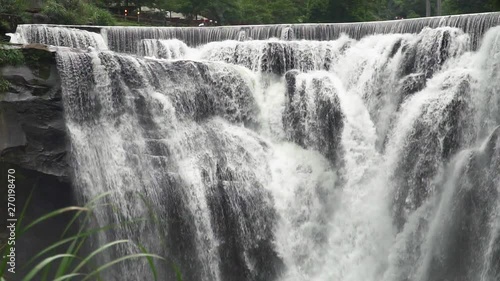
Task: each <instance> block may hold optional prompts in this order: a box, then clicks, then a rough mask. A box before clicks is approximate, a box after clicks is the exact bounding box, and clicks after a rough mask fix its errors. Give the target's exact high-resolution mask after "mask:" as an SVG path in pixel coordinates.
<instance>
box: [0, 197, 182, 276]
mask: <svg viewBox="0 0 500 281" xmlns="http://www.w3.org/2000/svg"><path fill="white" fill-rule="evenodd" d="M108 194H109V193H107V194H103V195H101V196H98V197H96V198H94V199H93V200H92V201H90V202H89V203H88V204H86V205H85V206H84V207H66V208H63V209H59V210H56V211H53V212H50V213H48V214H46V215H44V216H42V217H40V218H38V219H36V220H34V221H33V222H31V223H29V224H27V225H25V226H24V225H23V219H24V217H25V214H26V206H27V205H28V204H29V201H30V199H31V195H30V196H29V198H28V200H27V203H26V205H25V207H24V209H23V210H22V212H21V215H20V217H19V219H18V221H17V226H16V238H17V239H19V237H21V236H22V235H23V234H24V233H26V232H27V231H30V230H31V229H32V228H33V227H34V226H37V225H39V224H42V223H44V222H46V221H47V220H48V219H50V218H53V217H56V216H59V215H63V214H66V213H68V212H74V213H75V214H74V215H73V217H72V218H71V220H70V221H69V223H68V224H67V226H66V227H65V230H64V231H63V233H62V235H61V237H60V240H59V241H57V242H56V243H54V244H52V245H50V246H49V247H47V248H45V249H44V250H42V251H40V252H39V253H37V254H36V255H35V256H34V257H33V258H31V260H29V261H28V262H27V264H26V265H24V266H25V267H26V268H31V269H30V270H29V271H28V273H27V274H26V275H25V276H23V277H22V281H30V280H33V278H34V277H37V278H39V277H42V278H41V280H43V281H49V280H52V281H62V280H71V279H74V278H75V277H78V280H81V281H86V280H101V278H100V274H101V273H102V272H103V271H104V270H106V269H108V268H111V267H113V266H114V265H116V264H118V263H120V262H123V261H127V260H133V259H146V260H147V263H148V265H149V268H150V269H151V273H152V275H153V277H154V280H157V277H158V276H157V271H156V267H155V263H154V260H159V261H166V259H164V258H163V257H160V256H158V255H155V254H151V253H148V252H147V250H146V249H145V248H144V247H143V246H142V245H139V244H136V243H134V242H133V241H131V240H116V241H112V242H109V243H107V244H105V245H102V246H100V247H99V248H98V249H96V250H94V251H93V252H91V253H89V254H86V255H83V256H81V253H83V252H84V251H82V248H83V246H84V245H85V243H86V242H87V240H88V239H89V238H90V237H91V236H92V235H94V234H97V233H99V232H102V231H106V230H109V229H112V228H115V227H122V226H124V225H126V224H130V223H135V222H137V221H144V220H142V219H139V220H136V221H129V222H122V223H120V224H117V225H107V226H104V227H99V228H93V229H92V228H91V229H87V223H88V222H89V220H90V219H91V218H92V214H93V210H94V209H95V208H97V207H100V206H103V204H100V205H99V204H97V202H98V201H99V200H100V199H102V198H104V197H105V196H107V195H108ZM104 205H106V204H104ZM77 222H78V223H79V224H80V226H79V227H78V231H76V234H72V235H70V236H69V237H68V235H69V233H70V232H71V231H70V230H71V229H72V228H74V227H75V225H76V223H77ZM127 243H131V244H133V245H135V246H136V248H137V249H138V252H137V253H133V254H128V255H124V256H122V257H118V258H116V259H114V260H111V261H110V262H108V263H106V264H104V265H99V266H95V265H94V264H93V261H94V260H95V259H94V258H95V257H96V256H97V255H98V254H101V253H105V252H106V251H109V250H111V249H112V248H113V247H115V246H118V245H120V244H127ZM7 248H8V247H6V245H0V251H1V252H2V253H3V254H2V256H5V255H6V253H7ZM56 250H57V252H55V251H56ZM40 259H41V261H39V262H38V263H36V262H37V261H38V260H40ZM51 269H52V270H51ZM53 269H55V270H53ZM6 270H7V259H2V260H1V262H0V281H6V279H5V274H6ZM178 280H180V275H178Z"/></svg>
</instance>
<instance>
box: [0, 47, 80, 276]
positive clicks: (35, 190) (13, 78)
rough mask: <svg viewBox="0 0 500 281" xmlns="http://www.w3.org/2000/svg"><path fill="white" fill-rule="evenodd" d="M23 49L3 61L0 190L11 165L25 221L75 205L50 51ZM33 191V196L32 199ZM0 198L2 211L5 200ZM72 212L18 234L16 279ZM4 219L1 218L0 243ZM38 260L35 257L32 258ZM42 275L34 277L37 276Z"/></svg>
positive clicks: (54, 237) (1, 191)
mask: <svg viewBox="0 0 500 281" xmlns="http://www.w3.org/2000/svg"><path fill="white" fill-rule="evenodd" d="M15 48H18V49H21V51H22V52H23V56H24V58H25V63H24V64H23V65H21V66H9V65H7V66H5V65H4V66H3V67H1V68H0V73H1V75H2V76H1V78H0V79H5V80H7V81H8V82H9V88H8V89H7V91H6V92H1V93H0V178H1V180H2V181H1V182H2V184H0V194H6V193H7V190H6V189H7V185H5V184H3V183H5V182H7V179H6V177H7V171H8V170H9V169H13V170H15V173H14V176H15V182H14V184H15V192H16V201H15V207H16V215H17V218H19V216H20V215H21V211H22V210H23V209H24V208H25V209H26V211H25V213H24V217H23V221H24V223H23V225H24V226H26V224H27V223H30V222H32V221H34V220H35V219H37V218H39V217H40V216H42V215H44V214H47V213H49V212H52V211H54V210H56V209H60V208H63V207H67V206H70V205H74V201H73V191H72V188H71V181H70V169H69V164H68V163H69V162H68V159H67V140H66V131H65V123H64V118H63V107H62V101H61V85H60V79H59V73H58V72H57V69H56V66H55V57H54V53H52V52H50V51H48V49H47V48H46V47H45V46H33V48H29V49H28V48H23V47H15ZM30 194H31V199H28V198H30ZM4 200H6V197H5V196H2V198H1V199H0V203H1V204H0V214H1V216H2V217H3V216H4V215H6V214H7V210H4V209H5V207H6V206H7V204H6V203H5V202H4ZM72 216H73V214H65V215H60V216H57V217H54V218H51V219H49V220H47V221H45V222H43V223H41V224H39V225H38V226H36V227H34V228H33V229H31V230H29V231H27V232H26V233H24V234H23V235H20V236H19V237H17V241H16V255H17V264H18V267H17V268H16V274H12V275H8V276H6V279H8V280H20V279H21V278H22V277H23V276H24V275H25V274H26V273H27V272H26V271H27V270H28V271H29V270H31V268H32V267H29V266H28V267H25V268H24V269H23V268H22V266H21V265H26V264H27V262H28V261H29V260H30V259H31V258H32V257H33V256H34V255H35V254H37V253H38V252H40V251H41V250H43V249H44V248H46V247H47V246H49V245H51V244H53V243H55V242H56V241H57V239H58V238H59V237H60V236H61V234H62V233H63V231H64V230H65V228H66V226H67V223H68V222H69V220H70V219H71V217H72ZM5 222H6V218H1V220H0V229H1V231H0V244H3V242H4V241H3V239H4V238H5V234H6V233H5V231H4V230H5V229H6V226H5V225H4V223H5ZM35 262H39V261H35ZM38 278H41V276H40V277H36V278H35V280H38Z"/></svg>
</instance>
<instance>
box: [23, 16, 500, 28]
mask: <svg viewBox="0 0 500 281" xmlns="http://www.w3.org/2000/svg"><path fill="white" fill-rule="evenodd" d="M487 15H492V16H495V15H496V16H498V17H499V18H500V12H487V13H472V14H459V15H446V16H433V17H420V18H410V19H400V20H382V21H361V22H338V23H276V24H249V25H221V26H203V27H199V26H185V27H180V26H121V25H114V26H104V25H62V24H36V25H38V26H49V27H67V28H89V29H113V28H127V29H142V28H179V29H198V28H203V29H218V28H244V27H266V26H321V25H323V26H331V25H359V24H386V23H401V22H412V21H422V20H435V19H448V18H461V17H476V16H487ZM32 25H35V24H19V25H18V26H32Z"/></svg>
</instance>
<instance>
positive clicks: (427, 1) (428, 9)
mask: <svg viewBox="0 0 500 281" xmlns="http://www.w3.org/2000/svg"><path fill="white" fill-rule="evenodd" d="M425 16H426V17H430V16H431V0H425Z"/></svg>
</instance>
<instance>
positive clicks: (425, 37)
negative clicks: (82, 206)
mask: <svg viewBox="0 0 500 281" xmlns="http://www.w3.org/2000/svg"><path fill="white" fill-rule="evenodd" d="M282 35H283V36H284V37H286V39H290V36H291V37H293V36H297V32H295V33H292V32H291V31H290V30H288V31H285V33H284V34H282ZM141 44H144V46H146V47H145V48H144V52H143V53H140V54H142V55H147V56H155V57H157V58H154V59H142V58H136V57H132V56H127V55H117V54H114V53H112V52H91V53H88V54H87V53H71V52H60V53H59V54H58V61H59V65H60V67H59V70H60V72H61V75H62V78H63V83H64V84H63V89H64V95H63V99H64V104H65V110H66V116H67V119H68V131H69V134H70V137H71V143H72V147H73V151H72V152H73V157H74V161H75V163H76V165H75V168H76V171H75V174H76V179H75V181H76V183H77V186H78V190H77V191H78V193H79V195H80V197H81V200H84V201H85V200H89V199H90V198H92V197H94V196H96V195H98V194H100V193H102V192H104V191H113V193H112V194H113V195H112V198H111V200H110V201H111V202H115V203H116V204H117V205H118V210H119V211H117V212H116V211H110V210H101V211H100V212H99V213H98V215H97V219H98V223H99V224H101V225H103V224H106V223H109V222H110V221H111V222H113V221H123V220H124V219H132V218H134V217H143V216H145V215H147V214H148V212H149V210H148V208H147V206H146V205H147V204H144V203H143V202H142V201H141V200H138V199H137V198H135V197H136V196H135V195H134V194H136V193H138V194H142V195H144V196H145V197H146V198H147V199H148V200H151V202H150V203H151V205H152V206H153V212H154V213H155V214H156V215H157V216H158V217H159V218H161V222H160V223H156V224H141V225H140V226H139V229H133V228H132V227H131V228H130V229H129V228H127V229H120V230H117V231H116V232H114V233H112V234H109V236H106V235H104V236H102V237H100V239H101V241H100V243H104V241H107V240H110V239H113V237H115V236H119V237H123V236H125V237H128V238H131V239H138V240H140V241H141V243H143V244H144V245H145V246H147V247H148V248H150V249H155V250H156V251H157V252H158V253H160V254H164V255H172V258H173V260H174V262H176V263H178V265H179V266H180V268H181V270H183V272H184V273H185V274H186V275H187V278H188V280H207V281H208V280H217V281H219V280H224V281H226V280H231V281H232V280H266V281H270V280H281V281H299V280H312V281H330V280H339V281H359V280H367V281H368V280H373V281H378V280H387V281H396V280H411V281H424V280H425V281H427V280H428V281H431V280H432V281H434V280H436V281H437V280H464V281H465V280H467V281H468V280H470V281H475V280H481V281H496V280H498V278H497V277H498V276H499V274H500V268H499V266H498V263H496V261H497V259H498V256H499V255H500V251H499V249H498V239H499V238H498V237H499V235H500V233H499V231H500V227H499V225H500V223H499V222H498V217H499V211H498V210H500V199H499V198H500V196H499V192H500V179H499V177H498V172H497V171H498V169H500V166H499V165H500V152H499V151H500V147H499V143H500V142H499V141H497V138H496V137H495V136H496V135H495V133H492V132H493V130H494V129H495V128H496V127H497V126H498V125H499V124H500V111H499V108H500V98H499V97H500V96H499V95H498V93H499V92H500V79H499V78H500V76H499V73H500V28H499V27H496V28H493V29H491V30H490V31H489V32H488V33H486V34H485V37H484V39H483V41H482V44H481V46H480V48H479V49H478V50H477V51H471V49H470V45H471V39H470V36H469V35H467V34H464V33H463V32H462V31H460V30H459V29H457V28H449V27H441V28H437V29H430V28H426V29H423V30H422V32H420V33H419V34H387V35H373V36H368V37H364V38H363V39H361V40H354V39H350V38H348V37H347V36H342V37H340V38H339V39H337V40H335V41H286V42H285V41H281V40H278V39H273V40H266V41H261V40H255V41H246V42H239V41H224V42H214V43H209V44H207V45H204V46H200V47H198V48H196V49H190V48H187V47H186V46H185V45H184V44H182V42H180V41H156V40H154V41H153V40H145V41H142V42H141ZM159 46H161V47H162V48H164V49H163V50H161V51H160V50H159ZM158 58H166V59H170V60H163V59H158ZM186 58H189V59H191V60H182V59H186ZM496 134H498V132H497V133H496ZM134 198H135V199H134ZM476 204H477V205H476ZM457 206H458V207H457ZM478 206H479V207H478ZM482 207H484V208H483V209H481V208H482ZM158 237H162V239H159V238H158ZM165 244H166V246H165ZM134 250H135V249H122V251H123V252H127V251H134ZM118 254H120V253H118ZM457 257H460V258H457ZM108 258H110V257H108ZM121 270H122V271H121V272H126V275H121V274H120V273H119V271H117V272H115V273H112V274H111V275H110V276H109V278H110V280H112V279H114V280H143V279H144V276H145V274H146V273H145V271H146V267H145V265H142V267H139V268H130V267H127V266H124V267H122V269H121ZM165 271H166V272H162V274H165V276H169V275H168V274H169V273H168V270H165ZM460 278H463V279H460Z"/></svg>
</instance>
